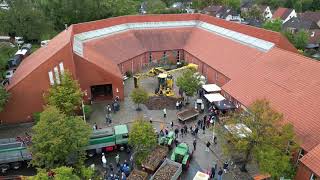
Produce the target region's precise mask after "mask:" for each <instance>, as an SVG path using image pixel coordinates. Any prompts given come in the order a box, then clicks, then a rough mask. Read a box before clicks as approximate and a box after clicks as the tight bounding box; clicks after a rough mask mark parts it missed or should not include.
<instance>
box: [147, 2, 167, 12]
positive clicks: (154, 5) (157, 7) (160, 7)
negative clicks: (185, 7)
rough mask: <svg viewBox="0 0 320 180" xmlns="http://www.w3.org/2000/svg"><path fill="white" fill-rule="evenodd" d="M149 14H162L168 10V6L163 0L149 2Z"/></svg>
mask: <svg viewBox="0 0 320 180" xmlns="http://www.w3.org/2000/svg"><path fill="white" fill-rule="evenodd" d="M146 5H147V12H148V13H149V14H160V13H161V12H162V11H164V10H166V8H167V7H166V4H165V3H164V2H163V1H161V0H147V1H146Z"/></svg>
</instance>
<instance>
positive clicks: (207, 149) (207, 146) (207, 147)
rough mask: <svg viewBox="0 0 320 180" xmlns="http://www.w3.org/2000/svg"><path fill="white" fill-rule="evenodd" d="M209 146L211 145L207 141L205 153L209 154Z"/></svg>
mask: <svg viewBox="0 0 320 180" xmlns="http://www.w3.org/2000/svg"><path fill="white" fill-rule="evenodd" d="M210 145H211V144H210V142H209V141H208V142H207V144H206V151H207V152H209V147H210Z"/></svg>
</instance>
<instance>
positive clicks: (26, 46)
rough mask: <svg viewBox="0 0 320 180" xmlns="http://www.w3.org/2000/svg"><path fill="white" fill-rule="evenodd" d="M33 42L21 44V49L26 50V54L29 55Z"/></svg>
mask: <svg viewBox="0 0 320 180" xmlns="http://www.w3.org/2000/svg"><path fill="white" fill-rule="evenodd" d="M31 48H32V44H30V43H27V44H24V45H22V46H21V50H26V51H27V52H26V55H29V54H30V53H31Z"/></svg>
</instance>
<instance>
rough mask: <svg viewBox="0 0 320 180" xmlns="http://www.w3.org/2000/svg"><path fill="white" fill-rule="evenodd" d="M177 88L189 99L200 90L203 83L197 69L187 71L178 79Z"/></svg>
mask: <svg viewBox="0 0 320 180" xmlns="http://www.w3.org/2000/svg"><path fill="white" fill-rule="evenodd" d="M177 86H178V87H179V88H180V89H181V90H182V91H183V92H184V93H185V94H186V95H187V96H189V97H192V96H194V94H195V93H196V92H197V91H198V90H199V89H200V87H201V81H200V79H199V77H198V76H197V75H196V70H195V69H187V70H185V71H183V72H182V74H181V75H180V76H179V77H178V78H177Z"/></svg>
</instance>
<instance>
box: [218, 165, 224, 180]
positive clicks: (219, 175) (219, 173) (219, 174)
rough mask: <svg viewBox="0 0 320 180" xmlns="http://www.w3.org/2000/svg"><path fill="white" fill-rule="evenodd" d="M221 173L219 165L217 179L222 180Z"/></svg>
mask: <svg viewBox="0 0 320 180" xmlns="http://www.w3.org/2000/svg"><path fill="white" fill-rule="evenodd" d="M222 174H223V171H222V169H221V167H220V168H219V171H218V180H222Z"/></svg>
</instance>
